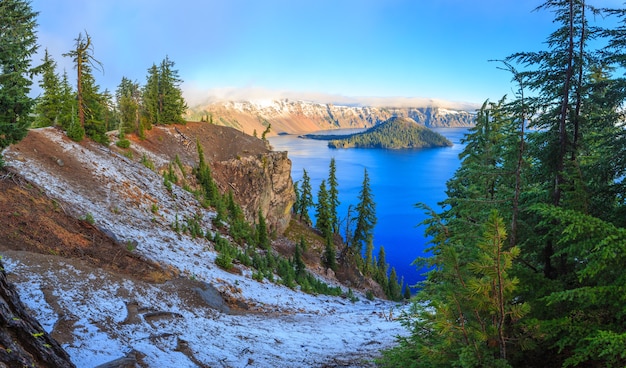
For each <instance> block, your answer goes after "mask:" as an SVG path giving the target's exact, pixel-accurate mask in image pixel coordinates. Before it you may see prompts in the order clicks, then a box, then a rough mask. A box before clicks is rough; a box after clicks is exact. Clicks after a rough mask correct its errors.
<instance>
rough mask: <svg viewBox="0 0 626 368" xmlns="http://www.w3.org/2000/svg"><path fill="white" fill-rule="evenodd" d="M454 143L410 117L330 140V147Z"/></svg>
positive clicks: (426, 145)
mask: <svg viewBox="0 0 626 368" xmlns="http://www.w3.org/2000/svg"><path fill="white" fill-rule="evenodd" d="M451 145H452V143H451V142H450V141H449V140H448V139H446V137H444V136H442V135H441V134H439V133H437V132H434V131H432V130H430V129H428V128H426V127H425V126H422V125H418V124H417V123H416V122H415V121H413V120H412V119H408V118H397V117H394V118H391V119H389V120H387V121H385V122H383V123H380V124H378V125H376V126H374V127H372V128H370V129H368V130H366V131H365V132H362V133H357V134H353V135H350V136H348V137H347V138H342V139H335V140H331V141H330V142H328V147H330V148H352V147H355V148H388V149H398V148H428V147H446V146H451Z"/></svg>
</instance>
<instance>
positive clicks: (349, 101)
mask: <svg viewBox="0 0 626 368" xmlns="http://www.w3.org/2000/svg"><path fill="white" fill-rule="evenodd" d="M182 88H183V90H184V97H185V99H186V100H187V104H188V105H189V106H190V107H194V106H199V105H206V104H213V103H218V102H229V101H232V102H242V101H251V102H256V103H263V102H264V101H265V102H267V103H268V104H269V103H271V102H272V101H275V100H297V101H307V102H313V103H321V104H334V105H341V106H357V107H362V106H370V107H399V108H408V107H414V108H424V107H440V108H446V109H453V110H464V111H470V112H473V111H475V110H476V109H478V108H479V107H480V105H479V104H478V103H474V102H466V101H446V100H441V99H434V98H426V97H402V96H398V97H375V96H344V95H340V94H331V93H320V92H307V91H280V90H271V89H266V88H262V87H254V86H251V87H246V88H213V89H205V88H200V87H198V86H197V85H194V84H191V83H188V84H184V85H183V86H182Z"/></svg>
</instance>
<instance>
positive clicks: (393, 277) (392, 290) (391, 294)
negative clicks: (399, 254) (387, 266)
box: [387, 267, 402, 301]
mask: <svg viewBox="0 0 626 368" xmlns="http://www.w3.org/2000/svg"><path fill="white" fill-rule="evenodd" d="M387 290H388V294H387V297H388V298H389V299H391V300H396V301H397V300H400V299H402V286H401V285H400V283H399V282H398V274H397V273H396V268H395V267H391V273H390V274H389V285H388V286H387Z"/></svg>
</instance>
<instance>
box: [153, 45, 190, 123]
mask: <svg viewBox="0 0 626 368" xmlns="http://www.w3.org/2000/svg"><path fill="white" fill-rule="evenodd" d="M159 74H160V82H161V83H160V87H161V90H160V91H159V92H160V98H161V101H160V108H161V112H160V114H159V117H160V118H161V121H160V123H161V124H172V123H184V122H185V121H184V120H183V114H184V113H185V111H186V110H187V104H186V103H185V99H184V98H183V92H182V90H181V89H180V84H181V83H182V80H181V79H180V77H179V75H178V70H176V69H174V62H173V61H172V60H170V59H169V57H168V56H165V59H163V61H161V65H160V67H159Z"/></svg>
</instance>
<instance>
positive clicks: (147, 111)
mask: <svg viewBox="0 0 626 368" xmlns="http://www.w3.org/2000/svg"><path fill="white" fill-rule="evenodd" d="M160 83H161V82H160V75H159V68H157V66H156V64H152V66H151V67H150V69H148V76H147V77H146V84H145V85H144V86H143V93H142V95H141V96H142V105H143V110H142V111H143V114H144V117H145V120H146V121H147V124H148V125H149V127H151V126H152V125H154V124H159V122H160V121H161V117H160V103H159V94H160V90H159V89H160V87H159V85H160Z"/></svg>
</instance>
